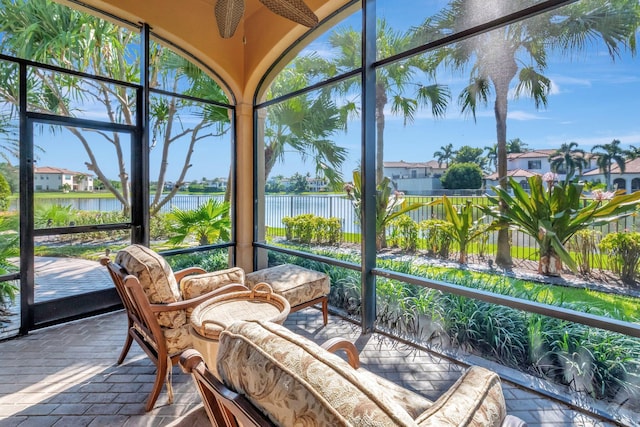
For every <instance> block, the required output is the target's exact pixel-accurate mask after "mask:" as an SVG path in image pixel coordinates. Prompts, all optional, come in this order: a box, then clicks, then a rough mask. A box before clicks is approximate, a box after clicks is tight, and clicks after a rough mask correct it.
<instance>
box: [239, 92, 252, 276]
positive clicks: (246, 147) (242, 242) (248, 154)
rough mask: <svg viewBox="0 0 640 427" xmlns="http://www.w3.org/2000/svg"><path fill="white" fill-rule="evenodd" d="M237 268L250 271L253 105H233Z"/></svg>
mask: <svg viewBox="0 0 640 427" xmlns="http://www.w3.org/2000/svg"><path fill="white" fill-rule="evenodd" d="M236 120H237V123H236V132H237V134H236V144H237V145H236V176H237V186H236V189H235V191H236V193H235V197H236V224H235V226H236V245H237V246H236V260H235V261H236V262H235V264H236V266H238V267H242V268H243V269H244V270H245V271H246V272H250V271H253V105H252V104H249V103H246V102H245V103H239V104H237V105H236Z"/></svg>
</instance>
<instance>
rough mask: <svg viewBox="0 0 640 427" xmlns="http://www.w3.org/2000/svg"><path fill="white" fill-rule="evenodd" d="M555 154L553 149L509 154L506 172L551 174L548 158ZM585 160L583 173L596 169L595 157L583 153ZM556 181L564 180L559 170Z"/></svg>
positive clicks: (562, 173)
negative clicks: (519, 171)
mask: <svg viewBox="0 0 640 427" xmlns="http://www.w3.org/2000/svg"><path fill="white" fill-rule="evenodd" d="M555 152H556V149H555V148H551V149H540V150H531V151H527V152H524V153H509V154H507V170H509V171H512V170H518V169H521V170H526V171H529V172H533V173H536V174H539V175H544V174H545V173H547V172H551V162H550V160H549V156H550V155H552V154H553V153H555ZM584 157H585V160H586V161H587V166H586V167H585V168H584V170H583V173H584V172H586V171H590V170H592V169H594V168H595V167H596V156H593V155H591V154H589V153H585V156H584ZM557 174H558V179H560V180H563V179H564V178H565V174H566V171H564V170H562V169H559V170H558V171H557Z"/></svg>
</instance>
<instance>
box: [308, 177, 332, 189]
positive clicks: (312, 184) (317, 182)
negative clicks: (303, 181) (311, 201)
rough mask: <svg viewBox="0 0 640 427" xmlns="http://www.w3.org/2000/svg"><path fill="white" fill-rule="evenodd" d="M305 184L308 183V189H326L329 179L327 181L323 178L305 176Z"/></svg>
mask: <svg viewBox="0 0 640 427" xmlns="http://www.w3.org/2000/svg"><path fill="white" fill-rule="evenodd" d="M307 184H308V185H309V191H314V192H320V191H327V186H328V185H329V181H327V180H326V179H325V178H319V177H316V178H311V177H307Z"/></svg>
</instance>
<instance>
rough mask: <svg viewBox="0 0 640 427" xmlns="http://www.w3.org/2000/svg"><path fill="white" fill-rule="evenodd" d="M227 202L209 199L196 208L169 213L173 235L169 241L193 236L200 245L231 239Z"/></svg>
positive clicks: (175, 209) (173, 242)
mask: <svg viewBox="0 0 640 427" xmlns="http://www.w3.org/2000/svg"><path fill="white" fill-rule="evenodd" d="M229 206H230V205H229V203H228V202H219V201H217V200H215V199H209V200H208V201H207V202H206V203H204V204H202V205H200V207H199V208H198V209H196V210H190V211H183V210H182V209H179V208H174V210H173V211H172V212H171V214H169V218H170V220H171V221H173V223H174V226H173V235H172V236H171V238H169V240H168V241H169V243H171V244H173V245H177V244H180V243H182V242H184V240H185V239H186V238H187V237H189V236H194V237H195V238H196V239H197V240H198V243H199V244H200V245H208V244H211V243H215V242H217V241H228V240H230V239H231V219H230V217H229Z"/></svg>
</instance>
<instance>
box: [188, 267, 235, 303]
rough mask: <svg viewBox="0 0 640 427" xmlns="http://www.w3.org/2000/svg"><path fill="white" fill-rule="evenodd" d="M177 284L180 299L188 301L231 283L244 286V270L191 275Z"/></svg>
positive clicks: (228, 269) (230, 269)
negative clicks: (178, 285)
mask: <svg viewBox="0 0 640 427" xmlns="http://www.w3.org/2000/svg"><path fill="white" fill-rule="evenodd" d="M176 278H177V276H176ZM179 283H180V294H181V295H182V298H183V299H185V300H188V299H191V298H195V297H197V296H200V295H203V294H206V293H208V292H211V291H214V290H216V289H218V288H221V287H223V286H225V285H229V284H232V283H238V284H241V285H244V270H243V269H242V268H240V267H232V268H227V269H225V270H218V271H212V272H209V273H201V274H194V275H193V274H192V275H189V276H186V277H184V278H182V280H180V281H179Z"/></svg>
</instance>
